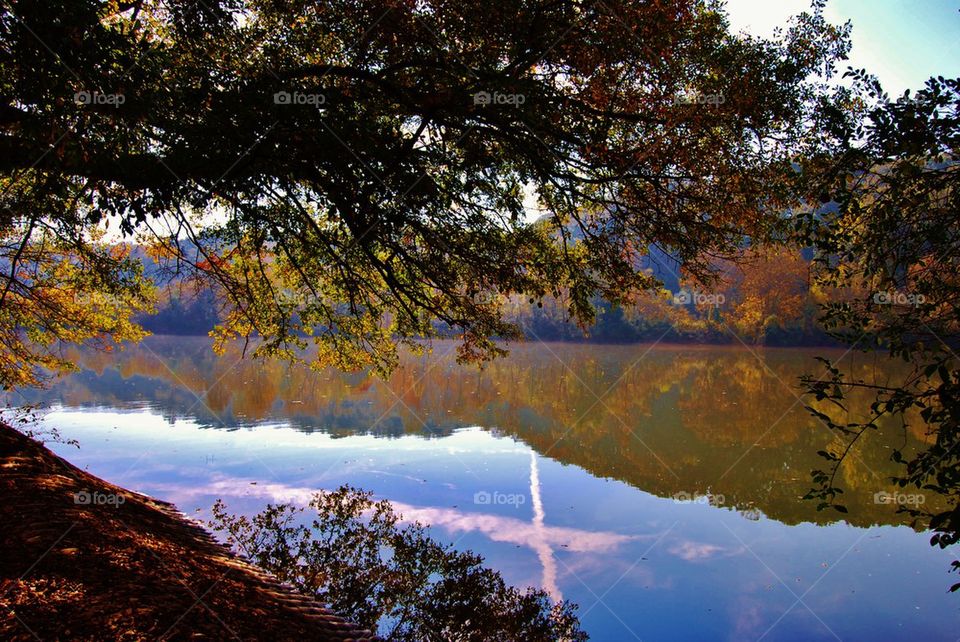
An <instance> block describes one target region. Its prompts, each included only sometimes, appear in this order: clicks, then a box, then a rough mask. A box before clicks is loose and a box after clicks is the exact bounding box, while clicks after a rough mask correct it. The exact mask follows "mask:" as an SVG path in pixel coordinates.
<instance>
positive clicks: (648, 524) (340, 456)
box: [9, 337, 960, 640]
mask: <svg viewBox="0 0 960 642" xmlns="http://www.w3.org/2000/svg"><path fill="white" fill-rule="evenodd" d="M454 347H455V346H454V345H453V344H444V343H440V344H437V345H436V346H435V348H434V351H433V354H432V355H429V356H425V357H422V358H420V357H416V358H415V357H410V358H405V359H404V360H403V363H402V366H401V367H400V368H399V369H398V370H397V371H396V373H395V374H394V376H393V377H392V378H391V379H390V380H389V381H381V380H377V379H375V378H368V377H366V376H364V375H359V374H353V375H349V374H339V373H335V372H320V373H318V372H312V371H309V370H306V369H303V368H297V367H288V366H285V365H282V364H261V363H257V362H251V361H249V360H243V359H240V355H239V354H228V355H227V356H226V357H223V358H216V357H214V356H213V354H212V353H211V352H210V349H209V342H208V341H207V340H205V339H191V338H179V337H178V338H169V337H155V338H152V339H150V340H148V341H147V342H146V343H145V344H143V345H141V346H140V347H137V348H132V349H127V350H125V351H123V352H121V353H115V354H110V355H104V354H93V353H83V352H79V351H78V352H76V353H75V354H74V360H75V361H76V363H77V364H78V365H79V366H80V367H81V369H82V370H81V372H79V373H77V374H74V375H71V376H69V377H66V378H64V379H62V380H60V381H58V382H57V383H55V384H54V385H52V386H51V388H50V389H49V390H47V391H45V392H43V393H30V394H28V395H27V397H26V398H27V399H28V400H29V401H42V402H43V403H45V404H46V405H47V406H48V408H49V410H48V412H47V414H46V418H45V422H46V423H47V424H48V425H50V426H54V427H57V428H58V429H59V430H60V432H61V433H62V435H63V437H65V438H71V439H77V440H78V441H79V443H80V446H81V447H80V449H79V450H77V449H76V448H73V447H71V446H65V445H54V446H53V448H54V450H56V451H57V452H59V453H60V454H63V455H65V456H66V457H68V458H69V459H70V460H71V461H73V462H74V463H76V464H77V465H79V466H81V467H83V468H85V469H87V470H89V471H90V472H92V473H94V474H96V475H99V476H101V477H104V478H106V479H108V480H110V481H112V482H115V483H118V484H121V485H123V486H126V487H128V488H132V489H134V490H138V491H141V492H144V493H148V494H150V495H153V496H156V497H159V498H161V499H165V500H168V501H172V502H174V503H176V504H177V505H178V506H179V507H180V508H181V509H182V510H183V511H184V512H188V513H190V512H193V511H196V513H197V515H198V516H199V517H201V518H206V517H207V516H208V509H209V508H210V506H211V505H212V504H213V502H214V500H215V499H216V498H218V497H222V498H224V499H225V500H226V502H227V504H228V506H229V507H230V508H231V509H233V510H234V511H235V512H249V513H253V512H256V511H258V510H260V509H262V508H263V506H264V504H265V503H266V502H276V501H291V500H292V501H298V502H300V501H304V500H305V499H306V498H307V497H308V496H309V495H310V494H311V493H312V492H314V491H316V490H318V489H324V488H332V487H335V486H337V485H340V484H342V483H350V484H352V485H354V486H360V487H363V488H367V489H370V490H372V491H374V492H375V493H376V495H377V496H378V497H379V498H386V499H389V500H391V501H392V502H393V503H394V504H395V506H397V507H398V508H399V509H400V510H401V512H402V513H403V514H404V515H405V516H406V517H407V518H410V519H417V520H420V521H422V522H425V523H430V524H432V530H433V532H434V535H435V536H437V537H438V538H439V539H441V540H444V541H448V542H456V546H457V547H458V548H470V549H473V550H475V551H477V552H479V553H481V554H483V555H484V556H485V557H486V559H487V563H488V564H489V565H491V566H493V567H495V568H497V569H499V570H501V571H502V572H503V574H504V575H505V577H506V579H507V580H508V581H509V582H511V583H513V584H517V585H539V586H543V587H545V588H546V589H547V590H548V591H550V592H551V593H552V594H553V595H554V596H555V597H557V598H560V597H562V598H566V599H569V600H572V601H574V602H576V603H578V604H579V605H580V615H581V620H582V623H583V626H584V628H585V629H586V630H587V632H588V633H590V635H591V637H592V639H595V640H633V639H642V640H690V639H718V640H725V639H729V640H741V639H746V640H750V639H752V640H756V639H761V638H762V639H764V640H820V639H823V640H832V639H841V640H880V639H883V640H897V639H902V640H921V639H923V640H955V639H957V637H958V635H960V597H958V596H955V595H950V594H948V593H947V592H946V589H947V588H948V587H949V585H950V584H951V583H952V582H953V581H956V576H953V575H950V574H948V573H947V569H948V566H949V563H950V561H951V560H952V559H954V558H953V557H952V556H951V553H950V552H949V551H941V550H939V549H933V548H931V547H930V546H929V545H928V543H927V540H928V536H927V535H924V534H923V533H917V532H914V531H913V530H912V529H911V528H909V527H908V526H907V525H906V524H907V521H908V520H907V519H906V518H905V517H904V516H903V515H898V514H897V513H896V512H895V507H894V506H891V505H888V504H883V503H877V501H876V500H875V493H878V492H887V491H892V490H894V489H893V488H892V487H891V486H890V484H889V482H887V481H886V479H887V478H888V477H889V476H890V475H891V474H893V473H894V472H895V470H896V469H895V468H893V467H892V464H891V463H890V462H889V461H888V457H889V452H890V448H891V446H902V445H903V444H904V443H906V444H907V448H906V450H907V451H909V450H910V449H911V448H915V447H917V446H919V445H921V444H922V442H921V440H922V439H923V434H922V432H920V431H909V430H908V431H907V432H904V431H902V430H892V429H888V430H887V431H886V433H888V434H885V435H880V436H874V437H873V438H871V439H870V440H868V441H866V442H864V443H863V444H862V447H859V448H858V449H857V450H856V451H855V457H853V458H852V459H850V460H849V461H848V465H846V466H845V467H844V468H843V470H842V477H843V484H844V486H845V487H846V488H847V493H846V494H845V495H844V498H845V501H846V504H847V506H848V508H849V511H850V512H849V514H848V515H846V516H845V519H844V520H842V521H840V520H837V517H838V516H839V514H838V513H836V512H828V511H824V512H817V511H816V509H815V505H814V504H813V503H811V502H805V501H801V500H800V499H799V497H800V496H801V495H803V494H804V493H805V492H806V490H807V489H808V488H809V472H810V470H811V469H813V468H822V467H823V464H822V460H820V459H819V458H818V457H817V456H816V454H815V453H816V451H817V450H820V449H822V448H824V447H825V446H827V445H829V444H830V443H831V440H832V435H831V434H830V433H829V431H828V430H827V429H826V428H825V427H824V426H823V425H822V424H820V423H819V422H817V421H816V420H814V419H812V418H811V417H810V416H809V415H808V414H807V413H806V411H805V410H804V409H803V406H802V403H801V402H800V401H799V400H798V398H797V396H796V382H797V377H798V376H799V375H800V374H802V373H804V372H807V371H813V370H814V369H815V363H814V361H813V359H812V355H813V354H815V353H814V352H812V351H809V350H808V351H801V350H783V349H778V350H770V349H768V350H764V351H760V352H754V351H751V350H747V349H727V348H701V347H676V346H666V347H665V346H657V347H651V346H579V345H558V344H529V345H520V346H514V347H513V348H512V354H511V356H510V357H509V358H507V359H504V360H501V361H497V362H495V363H493V364H491V365H489V366H487V367H486V368H485V369H484V370H482V371H480V370H478V369H476V368H475V367H461V366H458V365H457V364H456V363H455V361H454V358H453V357H454V354H453V352H452V350H453V349H454ZM823 352H824V351H822V350H821V351H819V353H823ZM840 354H841V353H839V352H838V353H835V355H834V356H839V355H840ZM847 364H848V366H849V367H850V368H853V369H855V370H856V371H857V374H858V375H860V376H863V377H868V376H870V375H872V374H873V373H875V372H877V368H878V364H876V363H875V362H874V361H871V360H866V359H865V358H864V357H863V356H862V355H861V356H859V357H858V360H856V361H854V362H852V363H850V362H847ZM24 399H25V397H24V396H22V395H17V396H15V397H10V399H9V400H10V402H12V403H22V402H23V401H24ZM707 496H709V497H707ZM686 498H694V499H693V501H684V500H685V499H686ZM926 501H927V502H928V504H929V503H935V502H936V498H933V497H927V498H926Z"/></svg>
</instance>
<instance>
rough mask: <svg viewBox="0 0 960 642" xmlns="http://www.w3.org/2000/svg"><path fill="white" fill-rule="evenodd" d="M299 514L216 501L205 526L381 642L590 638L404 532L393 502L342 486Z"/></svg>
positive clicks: (554, 608) (534, 597)
mask: <svg viewBox="0 0 960 642" xmlns="http://www.w3.org/2000/svg"><path fill="white" fill-rule="evenodd" d="M310 508H311V509H313V510H315V511H316V517H314V518H313V519H312V521H310V522H309V523H308V524H304V523H300V522H298V520H299V519H300V515H301V513H302V512H303V509H298V508H295V507H293V506H291V505H289V504H281V505H270V506H267V508H266V509H265V510H264V511H263V512H261V513H259V514H258V515H255V516H254V517H253V518H247V517H245V516H234V515H231V514H230V513H228V512H227V509H226V506H224V505H223V503H222V502H219V501H218V502H217V504H216V505H215V506H214V509H213V516H214V519H213V522H212V523H211V526H212V527H213V528H214V529H215V530H218V531H221V532H223V533H225V534H226V536H227V539H228V541H229V542H230V544H232V545H234V546H236V547H237V548H238V550H239V551H240V552H242V553H243V554H244V555H246V556H248V557H250V558H251V559H252V560H253V561H254V562H255V563H256V564H257V565H258V566H260V567H261V568H263V569H266V570H268V571H270V572H271V573H272V574H273V575H274V576H276V577H277V578H278V579H280V580H281V581H284V582H289V583H290V584H292V585H293V586H295V587H296V588H297V589H299V590H300V591H303V592H304V593H307V594H311V595H315V596H316V597H317V599H318V600H320V601H322V602H324V603H327V604H331V605H332V607H333V608H334V610H335V611H336V612H337V613H342V614H345V615H346V616H348V617H349V618H351V619H352V620H354V621H356V622H358V623H360V625H361V626H364V627H367V628H369V629H371V630H374V631H377V633H378V634H379V635H381V636H382V637H384V638H385V639H387V640H396V641H401V640H477V641H483V640H531V641H540V642H546V641H548V640H572V641H575V640H586V639H587V636H586V634H585V633H583V631H581V630H580V627H579V622H578V621H577V619H576V617H575V615H574V612H575V609H576V607H575V606H574V605H571V604H569V603H568V602H560V603H558V604H553V603H552V602H551V600H550V596H549V595H548V594H547V593H546V591H544V590H542V589H528V590H527V591H525V592H521V591H518V590H516V589H514V588H512V587H508V586H506V584H504V581H503V578H501V577H500V574H499V573H497V572H496V571H493V570H490V569H487V568H484V567H483V566H481V563H482V561H483V559H482V558H480V557H479V556H477V555H474V554H473V553H470V552H465V553H463V552H456V551H453V550H451V549H450V548H449V547H446V546H443V545H441V544H439V543H437V542H436V541H434V540H433V539H431V538H430V537H429V536H427V535H426V533H425V532H424V529H423V527H421V526H420V525H419V524H412V525H407V526H400V525H399V524H400V519H401V516H400V515H398V514H397V513H395V512H394V510H393V507H392V506H391V505H390V503H389V502H386V501H379V502H374V501H373V500H372V499H371V494H370V493H367V492H362V491H358V490H356V489H353V488H350V487H349V486H342V487H340V488H338V489H337V490H335V491H331V492H329V493H319V494H317V495H315V496H314V498H313V500H311V502H310Z"/></svg>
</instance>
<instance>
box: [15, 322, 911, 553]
mask: <svg viewBox="0 0 960 642" xmlns="http://www.w3.org/2000/svg"><path fill="white" fill-rule="evenodd" d="M820 352H822V351H820ZM813 354H814V353H813V352H811V351H801V350H766V351H763V352H762V353H756V352H752V351H748V350H742V349H741V350H734V349H725V348H706V347H679V348H678V347H649V346H586V345H558V344H551V345H549V346H544V345H542V344H541V345H535V344H529V345H517V346H514V347H513V348H512V354H511V356H510V358H509V359H506V360H500V361H496V362H494V363H492V364H489V365H488V366H486V367H485V368H484V369H483V370H478V369H477V368H476V367H473V366H460V365H458V364H456V363H455V360H454V358H453V346H452V345H448V344H443V343H441V344H438V345H437V346H436V347H435V349H434V352H433V354H431V355H428V356H424V357H419V358H418V357H409V356H408V357H406V358H404V359H403V361H402V363H401V366H400V367H399V368H398V369H397V371H396V372H395V373H394V374H393V376H392V377H391V378H390V379H389V380H387V381H382V380H379V379H377V378H375V377H371V376H367V375H365V374H362V373H354V374H343V373H338V372H335V371H323V372H315V371H311V370H309V369H307V368H303V367H297V366H289V365H287V364H282V363H260V362H255V361H251V360H249V359H243V358H242V355H241V354H240V353H238V352H237V353H228V354H227V355H226V356H225V357H224V358H217V357H215V356H214V355H213V354H212V353H211V352H210V350H209V343H208V341H206V340H205V339H184V338H182V337H177V338H164V337H155V338H152V339H150V340H149V341H148V342H147V343H145V344H143V345H141V346H139V347H134V348H132V349H127V350H125V351H123V352H120V353H115V354H103V353H93V352H84V351H80V350H77V351H75V352H74V353H73V354H72V355H71V358H72V359H73V360H74V361H75V362H76V363H77V364H79V365H80V366H81V368H82V369H83V370H82V372H80V373H79V374H76V375H74V376H71V377H68V378H65V379H63V380H60V381H59V382H57V383H56V384H55V385H53V386H52V388H51V389H50V390H48V391H45V392H43V393H34V392H31V393H27V396H28V397H29V398H30V400H31V401H43V402H45V403H59V404H62V405H64V406H67V407H90V406H100V407H103V406H107V407H113V408H141V407H150V408H152V409H153V410H155V411H159V412H161V413H162V414H163V416H165V417H166V418H168V419H169V420H171V421H173V420H175V419H177V418H182V417H189V418H191V419H193V420H195V421H197V422H199V423H200V424H201V425H204V426H208V427H214V428H227V429H232V428H237V427H240V426H249V425H256V424H261V423H269V422H288V423H289V424H291V425H292V426H294V427H296V428H297V429H299V430H302V431H306V432H313V431H321V432H325V433H329V434H332V435H334V436H348V435H358V434H369V435H375V436H378V437H399V436H401V435H419V436H421V437H427V438H433V437H444V436H448V435H450V434H451V433H452V431H453V430H455V429H457V428H460V427H464V426H483V427H486V428H488V429H489V430H491V431H493V432H494V434H503V435H509V436H512V437H514V438H516V439H518V440H521V441H523V442H525V443H526V444H528V445H530V446H531V447H532V448H533V449H534V450H536V451H537V452H538V453H540V454H541V455H545V456H549V457H551V458H553V459H557V460H559V461H562V462H564V463H570V464H575V465H577V466H580V467H582V468H584V469H586V470H587V471H589V472H590V473H592V474H593V475H595V476H599V477H606V478H613V479H617V480H621V481H624V482H626V483H628V484H630V485H632V486H634V487H636V488H639V489H642V490H644V491H647V492H650V493H654V494H656V495H659V496H662V497H671V496H675V495H677V494H678V493H687V494H689V495H690V496H696V495H704V494H707V493H712V494H713V495H714V496H718V497H719V496H722V497H723V500H724V505H725V506H727V507H729V508H734V509H737V510H741V511H743V513H744V515H745V516H747V517H755V516H756V514H757V511H760V512H762V513H763V514H765V515H767V516H768V517H772V518H775V519H777V520H779V521H781V522H784V523H788V524H793V523H798V522H801V521H813V522H817V523H823V522H825V521H827V520H832V519H835V518H836V514H832V513H828V512H818V511H816V510H815V507H814V506H813V504H812V503H810V502H802V501H798V497H799V496H801V495H803V494H804V492H806V490H807V488H808V487H809V471H810V470H811V469H813V468H820V467H822V464H823V462H822V461H821V460H820V459H819V458H818V457H817V456H816V454H815V453H816V451H817V450H821V449H823V448H824V447H826V446H828V445H829V443H830V440H831V439H832V435H831V434H830V433H829V431H828V430H827V429H826V428H825V427H824V426H823V425H822V424H821V423H820V422H819V421H818V420H816V419H814V418H812V417H811V416H810V415H809V413H808V412H807V411H806V410H805V409H804V408H803V403H802V402H801V400H800V398H799V397H798V396H797V394H798V390H797V388H796V382H797V377H798V376H800V375H801V374H803V373H804V372H807V371H810V370H813V369H814V368H815V367H816V364H815V362H814V360H813V358H812V356H813ZM846 364H847V367H849V368H853V369H854V370H855V371H856V374H857V375H858V376H860V377H862V378H865V379H869V378H870V377H872V376H874V375H875V374H876V373H877V372H878V364H877V363H875V362H873V361H869V360H863V358H862V357H861V359H860V362H857V361H853V362H850V361H849V360H848V361H847V362H846ZM880 365H882V364H880ZM880 370H881V371H882V369H880ZM820 410H822V411H824V412H835V410H834V409H831V408H828V407H822V408H820ZM881 437H884V438H876V437H875V438H871V439H869V440H863V442H862V443H861V444H859V445H858V450H857V451H856V452H855V453H854V456H853V457H851V458H849V459H848V460H847V462H845V465H844V468H843V470H842V473H843V477H844V478H843V484H844V486H845V487H846V488H847V489H848V490H847V495H846V496H845V499H846V502H847V504H848V506H849V508H850V513H849V515H848V516H847V517H846V520H847V521H848V522H851V523H853V524H858V525H866V524H874V523H878V524H892V523H901V522H904V521H905V519H906V518H905V517H904V516H902V515H897V514H896V513H895V510H894V508H893V507H891V506H890V505H886V504H878V503H877V502H876V501H875V500H874V494H875V493H877V492H882V491H885V490H890V491H892V490H894V489H893V488H892V487H891V486H890V484H889V481H888V478H889V477H890V476H891V475H892V474H893V473H894V472H895V469H894V468H893V464H892V463H891V462H889V452H890V448H891V447H892V446H900V445H902V444H903V443H906V444H907V447H906V449H905V451H906V452H909V450H910V448H911V447H916V446H918V445H919V444H920V439H922V438H923V435H922V434H918V433H916V432H906V433H904V432H903V431H902V430H901V431H897V430H893V429H888V430H886V431H885V434H883V435H881ZM866 462H869V465H868V464H867V463H866ZM533 466H534V467H533V468H532V469H531V497H533V498H535V497H537V495H536V494H535V493H534V492H533V490H534V488H533V487H534V482H535V480H536V468H535V463H534V464H533ZM533 501H536V500H535V499H534V500H533ZM534 509H535V511H536V504H535V506H534ZM542 555H543V558H544V559H548V558H549V554H548V553H547V552H546V549H545V550H544V552H543V553H542Z"/></svg>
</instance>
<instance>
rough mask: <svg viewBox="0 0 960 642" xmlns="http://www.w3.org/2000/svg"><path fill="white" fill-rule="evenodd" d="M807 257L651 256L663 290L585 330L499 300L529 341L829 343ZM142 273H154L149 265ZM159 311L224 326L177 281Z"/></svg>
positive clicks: (184, 321) (202, 296)
mask: <svg viewBox="0 0 960 642" xmlns="http://www.w3.org/2000/svg"><path fill="white" fill-rule="evenodd" d="M804 254H805V253H804V252H803V251H802V250H800V249H798V248H790V247H780V248H764V249H762V250H757V249H754V250H747V251H744V252H743V254H742V256H739V257H736V259H735V260H730V261H723V262H720V265H719V267H720V269H721V274H722V277H721V279H720V280H719V281H718V282H717V283H715V284H712V285H709V286H707V285H702V284H696V283H693V282H690V281H688V280H687V279H685V278H684V277H683V276H682V270H680V269H677V266H669V265H667V266H666V267H664V266H665V261H664V257H663V256H656V260H653V259H651V260H650V261H649V262H648V264H647V265H646V266H644V267H642V268H641V269H644V270H646V271H649V272H650V273H652V274H654V275H655V276H657V277H658V278H659V279H660V280H661V281H662V282H663V286H664V287H663V288H662V289H661V290H660V291H657V292H650V293H648V294H647V295H646V296H643V297H640V298H638V299H636V300H635V301H634V302H633V303H632V304H630V305H627V306H617V305H612V304H610V303H608V302H606V301H596V302H595V304H596V306H597V316H596V320H595V322H594V323H593V324H592V325H589V326H587V327H581V326H579V325H577V324H576V323H574V322H573V321H572V320H571V318H570V314H569V311H568V304H567V302H566V301H565V300H564V298H563V297H562V296H561V297H559V298H554V297H550V296H547V297H544V298H543V299H540V300H534V299H529V298H524V297H516V296H513V297H500V298H501V303H502V305H503V307H504V311H505V315H506V318H507V320H509V321H511V322H513V323H516V324H517V325H518V326H519V327H520V328H522V330H523V332H524V335H525V336H526V337H527V338H528V339H531V340H541V341H572V342H595V343H637V342H650V341H668V342H676V343H717V344H724V343H734V344H736V343H740V342H744V343H748V344H753V345H772V346H786V345H825V344H831V343H833V341H832V340H831V339H830V338H829V337H828V336H827V335H826V334H825V333H824V332H823V330H822V329H821V327H820V326H819V324H818V323H817V315H818V304H819V303H821V302H823V301H824V300H825V293H824V292H820V291H818V290H817V288H816V287H815V286H814V285H811V279H810V274H809V272H810V260H809V257H806V256H805V255H804ZM143 260H145V261H149V259H146V257H144V258H143ZM146 272H147V273H148V274H149V273H151V272H152V270H151V268H150V267H149V266H148V267H147V269H146ZM834 294H835V293H834ZM492 296H497V295H495V294H494V295H492ZM156 309H157V312H156V313H155V314H144V315H141V317H140V318H139V319H138V321H139V322H140V323H141V324H142V325H143V326H144V328H146V329H147V330H149V331H150V332H152V333H154V334H168V335H205V334H207V333H208V332H209V331H210V330H211V329H213V327H214V326H215V325H216V324H217V323H219V322H220V321H221V316H220V314H219V312H218V310H219V309H220V305H219V302H218V300H217V295H216V294H215V293H214V292H213V291H212V290H209V289H204V290H200V291H199V292H198V291H197V290H196V289H194V288H190V287H186V286H184V284H183V283H181V282H179V281H177V280H173V281H169V282H168V284H167V285H166V286H165V287H161V288H160V291H159V300H158V301H157V305H156Z"/></svg>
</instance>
